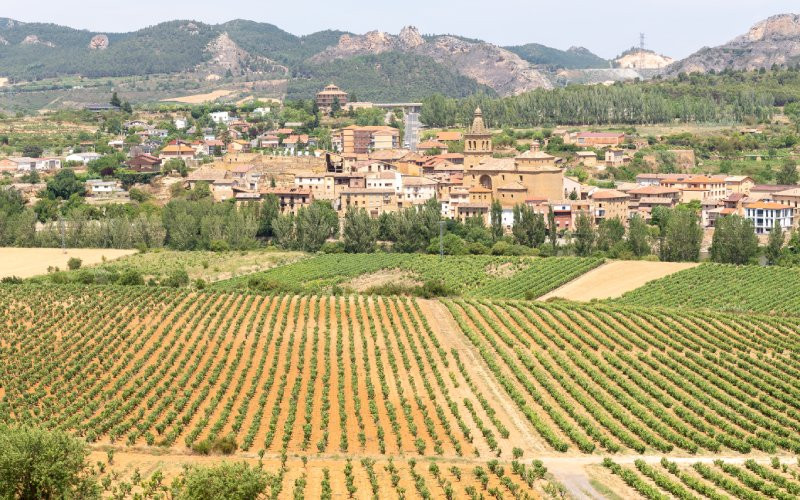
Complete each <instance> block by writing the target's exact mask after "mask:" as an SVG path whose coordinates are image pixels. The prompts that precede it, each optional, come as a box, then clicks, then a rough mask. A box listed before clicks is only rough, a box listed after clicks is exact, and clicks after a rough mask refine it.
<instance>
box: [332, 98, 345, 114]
mask: <svg viewBox="0 0 800 500" xmlns="http://www.w3.org/2000/svg"><path fill="white" fill-rule="evenodd" d="M341 110H342V103H340V102H339V98H338V97H334V98H333V102H332V103H331V116H336V113H338V112H339V111H341Z"/></svg>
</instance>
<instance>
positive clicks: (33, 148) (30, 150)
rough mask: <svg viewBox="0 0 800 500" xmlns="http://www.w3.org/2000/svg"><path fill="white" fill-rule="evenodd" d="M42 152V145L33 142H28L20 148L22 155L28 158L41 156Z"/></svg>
mask: <svg viewBox="0 0 800 500" xmlns="http://www.w3.org/2000/svg"><path fill="white" fill-rule="evenodd" d="M43 154H44V150H43V149H42V147H41V146H37V145H35V144H28V145H27V146H25V147H24V148H22V156H27V157H29V158H41V156H42V155H43Z"/></svg>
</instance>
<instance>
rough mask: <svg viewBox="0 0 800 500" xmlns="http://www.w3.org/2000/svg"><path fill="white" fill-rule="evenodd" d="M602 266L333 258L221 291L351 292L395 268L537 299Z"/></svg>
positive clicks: (485, 291) (229, 284)
mask: <svg viewBox="0 0 800 500" xmlns="http://www.w3.org/2000/svg"><path fill="white" fill-rule="evenodd" d="M600 264H602V259H579V258H571V257H570V258H547V259H537V258H529V257H492V256H484V255H474V256H446V257H445V258H444V260H440V259H439V257H438V256H433V255H410V254H369V255H353V254H330V255H322V256H319V257H315V258H311V259H307V260H303V261H300V262H297V263H295V264H293V265H288V266H281V267H278V268H275V269H272V270H270V271H267V272H264V273H256V274H253V275H250V276H243V277H240V278H238V279H232V280H227V281H222V282H220V283H219V284H218V286H219V287H220V288H228V289H237V288H238V289H243V288H247V286H248V282H249V281H250V280H251V279H252V278H254V277H255V278H259V279H261V280H262V281H264V282H268V283H273V284H275V285H276V286H278V285H280V286H281V288H283V289H284V290H285V289H290V290H292V291H294V292H297V293H321V292H326V291H330V290H331V289H332V288H333V287H337V288H339V289H345V290H346V289H347V288H348V282H349V281H350V280H352V279H353V278H356V277H359V276H364V275H369V274H371V273H376V272H378V271H381V270H387V269H395V270H398V271H402V272H406V273H408V274H410V275H412V276H414V277H416V278H418V279H419V280H420V281H423V282H424V281H441V282H443V283H444V285H445V286H446V287H447V288H449V289H451V290H456V291H458V292H460V293H463V294H470V295H474V296H480V297H496V298H515V299H521V298H525V297H526V295H527V296H529V297H538V296H540V295H543V294H545V293H547V292H549V291H550V290H553V289H555V288H558V287H559V286H561V285H562V284H564V283H566V282H568V281H571V280H573V279H574V278H576V277H578V276H580V275H581V274H583V273H585V272H587V271H589V270H591V269H593V268H595V267H597V266H599V265H600Z"/></svg>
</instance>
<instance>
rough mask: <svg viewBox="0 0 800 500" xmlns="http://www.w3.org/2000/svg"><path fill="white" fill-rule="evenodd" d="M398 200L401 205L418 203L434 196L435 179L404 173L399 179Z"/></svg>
mask: <svg viewBox="0 0 800 500" xmlns="http://www.w3.org/2000/svg"><path fill="white" fill-rule="evenodd" d="M400 183H401V185H400V194H399V195H398V202H399V203H402V206H404V207H407V206H410V205H420V204H422V203H425V202H426V201H428V200H430V199H431V198H435V197H436V185H437V183H436V181H434V180H432V179H428V178H427V177H417V176H414V175H405V176H402V177H401V179H400Z"/></svg>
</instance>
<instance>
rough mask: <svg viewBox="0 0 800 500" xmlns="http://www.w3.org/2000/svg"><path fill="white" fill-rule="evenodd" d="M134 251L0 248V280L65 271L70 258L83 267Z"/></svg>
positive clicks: (117, 257)
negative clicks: (73, 258)
mask: <svg viewBox="0 0 800 500" xmlns="http://www.w3.org/2000/svg"><path fill="white" fill-rule="evenodd" d="M135 253H136V250H115V249H109V248H99V249H96V248H68V249H67V251H66V253H64V251H63V250H61V249H60V248H8V247H4V248H0V278H5V277H7V276H17V277H19V278H30V277H31V276H38V275H40V274H45V273H46V272H47V268H48V267H58V268H59V269H62V270H66V269H67V261H68V260H69V259H71V258H72V257H77V258H79V259H81V261H82V264H83V265H84V266H86V265H91V264H97V263H100V262H104V261H107V260H114V259H119V258H120V257H125V256H126V255H132V254H135Z"/></svg>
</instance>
